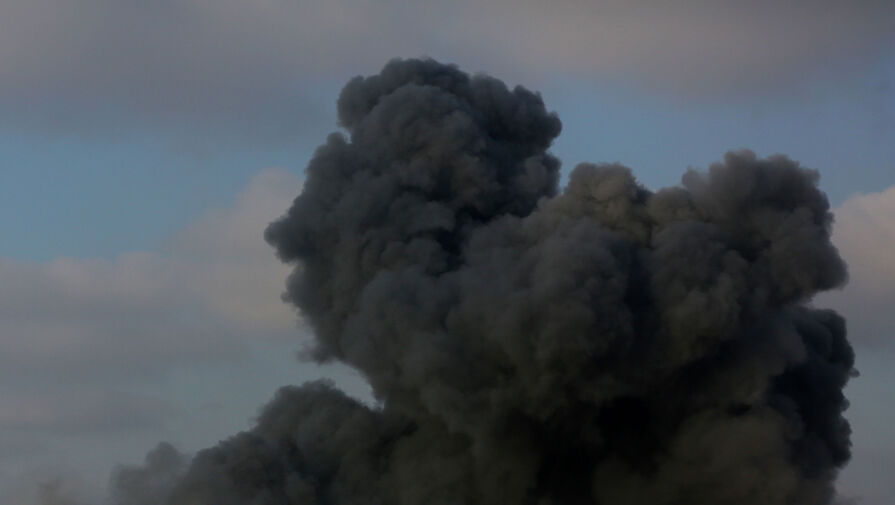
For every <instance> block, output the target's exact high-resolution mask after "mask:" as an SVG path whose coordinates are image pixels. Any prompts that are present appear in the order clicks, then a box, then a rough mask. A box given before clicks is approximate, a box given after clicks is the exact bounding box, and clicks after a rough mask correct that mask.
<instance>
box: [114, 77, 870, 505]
mask: <svg viewBox="0 0 895 505" xmlns="http://www.w3.org/2000/svg"><path fill="white" fill-rule="evenodd" d="M338 111H339V121H340V123H341V125H342V126H343V127H344V129H345V130H346V131H347V133H348V135H347V136H346V135H342V134H332V135H331V136H330V137H329V138H328V139H327V141H326V143H325V144H324V145H322V146H321V147H320V148H319V149H318V150H317V152H316V154H315V155H314V157H313V159H312V160H311V162H310V164H309V166H308V167H307V179H306V183H305V186H304V190H303V192H302V193H301V194H300V195H299V196H298V197H297V198H296V199H295V201H294V203H293V205H292V207H291V208H290V209H289V210H288V212H287V213H286V215H284V216H283V217H282V218H281V219H279V220H277V221H276V222H274V223H273V224H271V225H270V226H269V228H268V229H267V231H266V235H265V236H266V239H267V241H268V242H270V243H271V244H272V245H273V246H274V247H275V248H276V250H277V252H278V254H279V256H280V258H282V259H283V260H284V261H286V262H289V263H291V264H294V265H295V269H294V271H293V273H292V275H291V277H290V278H289V279H288V282H287V292H286V295H285V297H286V298H287V299H288V301H289V302H291V303H293V304H295V306H296V307H298V308H299V309H300V310H301V312H302V314H303V315H304V317H306V318H307V320H308V321H309V322H310V324H311V325H312V327H313V329H314V331H315V335H316V341H315V344H314V348H313V349H312V350H311V352H310V354H311V355H312V356H313V358H314V359H317V360H321V361H329V360H338V361H341V362H344V363H347V364H349V365H350V366H352V367H354V368H356V369H357V370H358V371H359V372H360V373H362V374H363V376H364V377H365V378H366V379H367V380H368V381H369V383H370V384H371V385H372V388H373V392H374V394H375V397H376V400H377V404H376V405H375V406H368V405H365V404H362V403H360V402H358V401H356V400H354V399H352V398H349V397H348V396H346V395H345V394H343V393H342V392H340V391H338V390H337V389H335V388H334V387H333V386H332V385H331V384H328V383H325V382H316V383H310V384H305V385H303V386H300V387H291V386H290V387H285V388H283V389H281V390H280V391H279V392H278V393H277V395H276V397H275V398H274V399H273V400H272V401H271V402H270V404H269V405H267V407H266V408H265V409H264V410H263V411H262V413H261V414H260V417H259V419H258V422H257V425H256V426H255V427H254V428H253V429H251V430H249V431H247V432H244V433H240V434H238V435H236V436H234V437H232V438H230V439H228V440H225V441H223V442H221V443H220V444H219V445H218V446H216V447H213V448H211V449H207V450H204V451H202V452H200V453H198V454H197V455H196V456H195V457H194V458H193V459H192V461H191V462H190V461H187V460H186V459H185V458H184V457H183V456H182V455H180V454H179V453H177V451H176V450H174V449H173V448H172V447H170V446H167V445H161V446H159V448H157V449H156V450H155V451H153V452H152V453H150V455H149V456H148V457H147V463H146V465H145V467H140V468H126V469H121V470H119V471H118V472H117V474H116V476H115V477H114V478H113V487H114V492H113V497H112V502H113V503H114V504H118V505H141V504H147V505H148V504H159V503H164V504H168V505H198V504H212V503H213V504H217V505H250V504H251V505H274V504H276V505H282V504H317V505H342V504H352V505H354V504H370V505H393V504H394V505H422V504H427V505H458V504H464V505H506V504H519V505H525V504H530V505H579V504H580V505H597V504H600V505H611V504H627V505H639V504H643V505H647V504H649V505H662V504H667V505H673V504H681V503H688V504H712V505H715V504H719V503H724V504H727V505H747V504H748V505H757V504H761V505H784V504H798V505H805V504H811V505H821V504H828V503H831V501H832V500H833V499H834V496H835V489H834V485H833V484H834V479H835V476H836V473H837V469H838V468H840V467H841V466H842V465H843V464H845V462H846V461H847V460H848V458H849V445H850V444H849V426H848V423H847V422H846V421H845V419H844V418H843V417H842V412H843V410H844V409H845V408H846V406H847V402H846V400H845V398H844V397H843V394H842V389H843V386H844V385H845V383H846V381H847V380H848V378H849V377H850V376H851V375H852V374H853V373H854V372H853V353H852V350H851V347H850V346H849V344H848V342H847V341H846V338H845V324H844V321H843V319H842V318H841V317H839V316H838V315H837V314H835V313H834V312H831V311H828V310H816V309H813V308H811V307H810V306H809V305H808V302H809V301H810V299H811V297H812V296H813V295H814V294H815V293H817V292H818V291H820V290H825V289H830V288H833V287H837V286H840V285H842V283H843V282H844V281H845V278H846V272H845V267H844V265H843V263H842V261H841V260H840V258H839V256H838V254H837V252H836V250H835V248H834V247H833V246H832V245H831V243H830V240H829V234H830V225H831V220H832V216H831V214H830V212H829V206H828V202H827V199H826V197H825V195H824V194H823V193H821V192H820V191H819V190H818V189H817V179H818V175H817V173H816V172H813V171H810V170H806V169H804V168H802V167H800V166H799V165H798V164H797V163H796V162H794V161H791V160H789V159H788V158H786V157H783V156H774V157H770V158H767V159H760V158H757V157H756V156H755V155H754V154H753V153H751V152H748V151H740V152H730V153H727V154H726V155H725V157H724V161H723V162H721V163H717V164H714V165H712V166H711V167H710V168H709V169H708V171H707V172H705V173H700V172H695V171H689V172H687V173H686V174H685V175H684V177H683V179H682V184H681V185H680V186H678V187H672V188H666V189H662V190H659V191H657V192H652V191H649V190H647V189H645V188H643V187H642V186H640V185H639V184H638V183H637V181H636V180H635V179H634V177H633V176H632V175H631V172H630V170H629V169H628V168H626V167H624V166H621V165H617V164H609V165H607V164H587V163H585V164H581V165H579V166H577V167H576V168H575V169H574V170H573V171H572V172H571V175H570V176H569V181H568V185H567V186H566V188H565V189H564V190H563V191H562V192H559V191H558V190H557V186H558V180H559V166H560V164H559V161H558V160H557V159H556V158H554V157H553V156H552V155H551V154H550V153H549V152H548V151H547V149H548V148H549V147H550V144H551V142H552V141H553V139H554V138H555V137H556V136H557V135H558V134H559V132H560V128H561V125H560V121H559V119H558V118H557V117H556V115H555V114H553V113H550V112H548V111H547V110H546V109H545V107H544V104H543V102H542V100H541V97H540V96H539V95H538V94H536V93H532V92H530V91H528V90H526V89H524V88H521V87H516V88H514V89H508V88H507V87H506V86H505V85H504V84H503V83H502V82H500V81H499V80H496V79H494V78H491V77H488V76H483V75H476V76H472V77H471V76H469V75H467V74H465V73H463V72H461V71H460V70H458V69H457V68H456V67H454V66H449V65H443V64H440V63H438V62H435V61H432V60H395V61H392V62H390V63H389V64H388V65H386V66H385V68H384V69H383V70H382V72H381V73H380V74H379V75H375V76H372V77H366V78H362V77H357V78H355V79H353V80H351V81H350V82H349V83H348V84H347V86H345V88H344V90H343V91H342V94H341V96H340V98H339V102H338Z"/></svg>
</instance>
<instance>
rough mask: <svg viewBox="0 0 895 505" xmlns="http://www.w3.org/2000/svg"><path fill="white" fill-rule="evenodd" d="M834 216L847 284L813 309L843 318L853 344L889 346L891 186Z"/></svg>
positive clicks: (893, 263)
mask: <svg viewBox="0 0 895 505" xmlns="http://www.w3.org/2000/svg"><path fill="white" fill-rule="evenodd" d="M834 213H835V216H836V221H835V223H834V226H833V242H834V243H835V244H836V247H837V248H838V249H839V253H840V254H841V255H842V257H843V259H845V262H846V263H847V264H848V271H849V282H848V285H847V286H846V287H845V288H844V289H843V290H841V291H834V292H831V293H827V294H824V295H822V296H820V297H818V299H817V300H816V303H817V304H819V305H826V306H832V307H835V308H836V309H837V310H839V311H841V312H842V313H843V315H845V317H846V319H847V320H848V327H849V334H850V335H851V340H852V341H853V342H855V343H857V344H859V345H861V346H871V347H880V346H883V347H892V346H895V313H893V311H892V308H893V307H895V186H893V187H891V188H888V189H887V190H885V191H882V192H880V193H870V194H862V195H856V196H853V197H851V198H849V199H847V200H846V201H845V202H843V203H842V204H841V205H840V206H839V207H837V208H836V209H835V210H834Z"/></svg>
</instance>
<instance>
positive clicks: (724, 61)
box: [0, 0, 895, 142]
mask: <svg viewBox="0 0 895 505" xmlns="http://www.w3.org/2000/svg"><path fill="white" fill-rule="evenodd" d="M893 14H895V5H893V4H892V3H891V2H888V1H862V2H851V3H842V2H834V1H832V0H825V1H822V2H808V1H797V2H773V1H770V0H762V1H760V2H749V3H748V4H746V3H742V2H713V1H709V0H690V1H688V2H684V3H683V5H681V3H676V4H675V5H671V4H668V3H667V2H660V1H658V0H649V1H645V2H636V3H632V2H624V1H619V0H610V1H602V2H580V1H575V0H561V1H559V2H550V3H546V2H537V1H534V0H523V1H518V0H514V1H512V2H511V1H510V0H496V1H491V2H487V3H481V2H472V1H471V0H461V1H459V2H452V3H450V4H449V5H439V4H437V3H430V2H423V3H407V2H398V1H396V0H386V1H372V0H332V1H327V2H297V1H288V0H259V1H254V2H242V1H238V0H219V1H215V2H208V1H202V0H183V1H171V0H169V1H163V2H150V3H147V2H139V1H136V0H124V1H117V0H85V1H81V2H76V3H72V2H66V1H64V0H12V1H8V2H3V4H2V6H0V111H2V112H3V114H4V116H5V117H6V118H7V119H6V121H7V123H6V126H13V127H17V128H19V127H23V126H30V127H32V128H39V129H44V130H46V129H49V130H53V131H63V132H66V133H72V132H77V133H85V132H86V133H89V132H91V131H106V132H108V131H118V130H120V129H121V128H122V125H128V127H130V128H141V127H156V126H159V125H164V126H165V130H166V131H169V132H171V131H176V132H175V133H173V135H181V134H190V135H197V134H200V133H204V134H212V135H226V136H229V137H231V138H239V139H243V138H249V139H252V140H253V141H255V142H257V141H259V140H261V139H264V140H266V141H272V142H282V141H287V140H288V141H291V140H292V139H293V138H294V136H295V135H297V134H300V133H301V132H303V131H307V129H308V128H312V127H313V126H312V125H319V124H327V125H329V123H328V118H329V115H328V114H329V113H328V112H327V109H326V106H325V105H323V104H325V103H326V101H330V100H332V99H333V98H334V97H332V96H329V95H328V94H326V92H324V91H320V90H322V89H328V85H327V84H325V83H331V82H334V81H338V82H341V81H343V80H344V79H345V78H346V77H348V76H349V75H352V74H355V73H357V72H369V71H374V70H377V69H378V67H379V66H380V65H382V63H383V62H384V61H385V60H387V59H388V58H391V57H394V56H419V55H422V54H428V55H431V56H434V57H437V58H441V59H445V60H450V61H456V62H458V63H461V64H463V65H464V66H467V67H472V68H489V69H492V70H493V71H496V72H498V73H499V74H502V75H505V76H508V77H511V78H514V79H516V78H518V79H524V80H526V82H529V83H531V84H533V85H536V86H539V87H540V86H542V85H544V84H547V83H549V82H550V81H551V79H552V78H553V77H555V76H556V75H557V74H558V73H572V74H577V75H578V76H579V77H590V78H592V79H593V80H594V81H595V82H604V81H606V82H614V83H617V84H622V85H624V86H626V87H629V86H634V87H638V88H644V89H650V90H653V91H660V92H664V93H671V94H674V95H686V96H689V97H697V96H717V95H729V94H731V93H733V94H738V95H741V94H747V95H748V94H753V93H756V92H760V93H765V92H768V91H775V90H780V89H799V88H800V87H801V86H803V85H804V84H805V83H807V82H811V81H813V80H816V79H818V77H819V76H825V77H826V78H834V79H837V78H842V77H843V76H849V75H853V74H860V72H858V70H860V69H862V68H866V66H867V65H869V64H872V63H873V61H875V59H876V58H877V57H879V56H880V55H881V54H883V53H884V52H886V51H888V50H889V49H888V48H889V47H891V44H892V42H893V39H895V36H893V32H892V30H891V29H890V23H889V20H890V19H892V16H893ZM409 20H412V21H409Z"/></svg>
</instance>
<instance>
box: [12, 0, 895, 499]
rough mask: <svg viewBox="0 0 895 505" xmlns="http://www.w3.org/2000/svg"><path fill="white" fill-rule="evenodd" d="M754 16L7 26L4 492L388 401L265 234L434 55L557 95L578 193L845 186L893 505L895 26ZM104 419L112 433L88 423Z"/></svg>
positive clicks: (549, 12) (92, 2) (849, 487)
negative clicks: (324, 381) (747, 180)
mask: <svg viewBox="0 0 895 505" xmlns="http://www.w3.org/2000/svg"><path fill="white" fill-rule="evenodd" d="M746 4H747V3H742V5H740V3H733V2H707V1H701V0H692V1H689V2H682V3H681V4H680V6H679V7H678V8H675V9H670V8H668V7H667V5H665V4H663V3H662V2H644V3H642V4H638V6H637V7H634V6H631V5H630V4H628V3H626V2H611V1H610V2H594V3H593V4H592V5H591V4H589V3H580V2H578V3H576V2H571V1H570V2H565V1H562V2H558V3H556V5H553V6H552V7H550V8H547V7H546V3H544V5H541V4H539V3H537V2H533V1H524V2H521V3H518V4H516V3H513V4H511V3H510V2H509V0H495V1H492V2H485V3H484V4H477V3H473V2H465V1H461V2H457V3H456V4H455V5H452V6H451V7H445V6H437V5H434V4H431V5H429V4H425V5H413V6H405V5H401V4H400V3H399V2H392V1H385V2H380V3H376V2H365V1H350V0H338V1H333V2H307V3H298V2H290V1H286V0H263V1H259V2H246V3H242V2H237V1H235V0H226V1H222V2H219V3H217V4H215V5H211V4H209V3H207V2H200V1H198V0H181V1H171V2H161V3H157V4H156V3H152V4H146V3H142V2H136V1H131V0H127V1H121V2H116V1H113V0H88V1H86V2H82V3H79V4H78V6H77V7H75V6H74V4H71V3H68V2H63V1H61V0H34V1H26V0H12V1H10V2H5V3H4V4H3V5H2V6H0V48H2V49H0V210H2V212H0V230H3V231H4V232H5V235H6V239H5V240H3V241H2V242H0V285H3V286H4V287H3V288H2V290H0V307H2V306H3V305H5V306H6V307H7V308H6V309H5V310H2V309H0V346H2V350H3V353H4V354H5V356H6V358H5V359H2V360H0V365H2V364H4V363H6V364H7V370H12V371H7V372H0V378H2V379H3V381H2V382H3V383H5V384H6V385H5V386H3V387H2V388H0V391H3V395H2V396H0V439H7V440H11V439H15V440H17V442H15V443H12V442H4V443H2V444H0V491H2V490H12V491H9V492H10V493H17V495H16V496H21V497H23V498H22V503H26V504H27V503H29V502H28V501H27V500H33V499H34V497H33V494H34V492H33V487H29V486H31V485H32V484H33V483H35V482H46V481H52V480H53V479H55V478H57V477H59V478H60V479H61V480H60V481H58V482H62V484H60V485H63V486H68V487H70V488H71V489H73V490H74V492H76V493H82V494H83V495H84V496H87V497H89V496H93V495H95V494H96V493H97V492H98V491H97V489H101V487H102V485H103V483H102V479H104V476H105V475H106V474H107V473H108V471H109V469H110V468H111V467H112V466H114V465H115V464H116V463H118V462H121V461H135V460H138V459H139V458H141V457H142V454H143V453H144V452H145V450H146V449H148V448H150V447H151V446H152V445H153V444H154V443H155V441H158V440H162V439H167V440H174V441H177V442H179V443H180V444H181V445H182V446H183V447H184V448H186V449H187V450H196V449H198V448H200V447H202V446H203V445H207V444H208V443H211V442H213V441H214V440H216V439H217V438H219V437H222V436H225V435H227V434H228V433H232V432H233V431H234V430H235V429H239V428H240V427H245V426H247V425H248V423H249V419H250V418H251V416H252V415H253V413H254V411H255V408H256V407H257V406H258V405H260V404H261V403H263V402H264V401H265V400H266V399H267V398H268V397H269V396H270V395H271V394H272V393H273V391H274V389H275V388H276V387H277V386H279V385H283V384H286V383H288V382H300V381H302V380H307V379H310V378H314V377H316V376H318V375H321V374H322V375H327V376H331V377H334V378H335V379H336V380H337V381H338V382H339V383H340V384H343V385H344V386H345V387H346V388H348V389H349V390H351V391H352V392H353V393H355V394H357V395H359V396H363V395H365V394H366V393H365V391H366V390H365V387H364V385H363V384H362V383H361V381H360V380H359V379H358V378H357V377H356V376H354V375H352V374H351V373H350V372H349V371H346V370H344V369H338V368H326V369H321V368H318V367H316V366H311V365H308V364H302V363H298V362H297V361H296V360H294V359H293V354H294V352H295V351H297V350H298V349H299V348H300V347H301V345H302V342H304V341H306V339H307V338H309V337H308V330H307V329H306V328H303V327H302V326H301V323H300V318H299V316H297V315H296V314H294V313H293V312H292V311H291V310H290V309H289V308H287V307H285V306H284V305H282V304H281V303H280V301H279V299H278V296H279V292H280V290H281V286H282V282H283V280H284V279H285V275H286V274H287V273H288V268H287V267H285V266H283V265H280V264H279V263H278V262H277V261H276V259H275V258H274V256H273V252H272V250H271V249H270V248H269V247H268V246H267V245H266V244H264V242H263V240H262V238H261V233H262V231H263V228H264V225H265V224H266V223H267V222H269V221H270V220H271V219H273V218H275V217H276V216H277V215H278V214H279V213H280V212H282V211H285V209H286V208H287V206H288V204H289V201H290V200H291V198H292V197H294V196H295V195H296V194H297V193H298V192H299V191H300V187H301V177H302V172H303V168H304V165H305V163H306V162H307V160H308V159H309V158H310V156H311V154H312V153H313V149H314V148H315V146H316V145H318V144H319V143H321V142H322V141H323V139H324V138H325V135H326V134H327V133H328V132H330V131H333V130H335V129H336V128H337V125H336V124H335V100H336V97H337V95H338V91H339V89H340V88H341V86H342V85H343V84H344V82H345V81H346V80H347V79H348V78H350V77H352V76H354V75H357V74H370V73H373V72H376V71H378V69H379V68H380V67H381V66H382V65H383V64H384V63H385V62H386V61H387V60H388V58H390V57H395V56H403V57H413V56H422V55H428V56H432V57H435V58H437V59H440V60H443V61H449V62H455V63H458V64H460V65H461V67H462V68H463V69H464V70H467V71H473V72H474V71H486V72H488V73H491V74H493V75H495V76H497V77H500V78H502V79H504V80H506V81H507V82H508V83H511V84H522V85H524V86H526V87H529V88H531V89H535V90H539V91H540V92H541V93H542V95H543V97H544V100H545V102H546V103H547V106H548V107H549V108H551V109H553V110H555V111H557V113H558V114H559V116H560V118H561V120H562V121H563V133H562V135H561V136H560V138H559V140H558V141H557V142H556V144H555V145H554V149H553V151H554V153H555V154H557V155H558V157H559V158H560V159H562V160H563V167H564V171H568V170H569V169H570V168H571V167H573V166H574V165H575V164H576V163H578V162H582V161H591V162H599V161H618V162H621V163H622V164H625V165H627V166H630V167H631V168H632V169H633V170H634V173H635V175H636V176H637V177H638V178H639V179H640V181H641V182H642V183H644V184H645V185H646V186H648V187H651V188H658V187H661V186H666V185H671V184H676V183H677V182H678V181H679V179H680V176H681V175H682V174H683V172H684V171H685V170H686V169H687V168H688V167H694V168H697V169H700V168H702V169H704V168H706V167H708V165H709V164H711V163H712V162H714V161H716V160H719V159H720V158H721V157H722V156H723V153H724V152H725V151H726V150H728V149H739V148H749V149H752V150H754V151H756V152H757V153H758V154H759V155H761V156H766V155H770V154H775V153H785V154H788V155H789V156H791V157H792V158H794V159H796V160H798V161H800V162H801V163H803V164H804V165H805V166H808V167H811V168H815V169H818V170H819V171H820V173H821V177H822V178H821V187H822V188H823V189H824V190H825V191H826V192H827V193H828V195H829V197H830V199H831V202H832V203H833V205H834V206H835V207H837V210H838V212H840V213H841V217H840V218H838V220H837V222H838V223H840V225H838V226H840V227H841V228H837V232H836V233H837V235H836V238H835V239H836V240H838V242H837V245H838V246H839V247H840V250H841V251H842V252H843V254H844V256H845V257H846V259H847V260H848V261H849V262H850V263H851V264H852V265H851V266H852V284H851V285H850V287H849V288H848V289H847V290H846V291H845V292H843V293H838V294H833V295H830V296H829V297H828V298H826V299H824V302H825V303H828V304H830V305H833V306H835V307H836V308H838V309H839V310H842V311H843V312H844V313H845V314H846V315H847V316H850V317H851V318H852V320H858V321H859V322H858V324H856V325H854V326H853V329H852V334H853V339H854V341H855V342H856V346H857V349H858V360H859V368H861V369H862V372H863V377H862V378H859V379H857V380H855V381H854V383H853V384H852V386H850V388H849V394H850V396H851V397H852V399H853V407H852V410H851V412H852V414H851V415H850V417H851V418H852V420H853V424H854V426H855V458H854V463H853V464H852V466H851V467H850V468H849V470H847V471H846V472H845V474H844V475H843V479H842V480H843V484H842V488H843V490H844V491H843V492H844V494H846V496H853V497H854V496H857V497H863V498H864V501H863V502H862V503H864V504H865V505H883V503H884V502H883V501H882V500H884V499H885V497H888V496H891V495H892V494H893V493H895V487H893V484H892V483H891V482H889V479H887V478H885V476H884V475H883V474H882V473H881V472H880V470H879V468H880V467H881V465H883V467H885V466H884V465H893V464H895V437H893V436H892V435H891V433H890V434H888V435H886V433H885V430H886V426H887V425H888V423H887V422H882V421H881V420H886V421H889V420H891V419H895V408H893V407H892V405H895V402H893V401H892V399H893V398H892V395H891V393H890V391H891V390H893V388H892V386H893V385H895V384H893V381H895V377H893V376H892V374H891V372H890V371H889V369H888V366H887V363H888V360H890V359H892V358H895V346H893V345H892V344H891V341H892V339H891V337H889V336H888V335H887V332H890V331H893V330H895V320H893V319H892V316H891V315H889V313H888V312H889V311H888V310H887V308H886V307H888V302H889V301H893V302H895V260H891V259H888V258H890V257H895V254H889V255H886V254H885V253H884V251H892V250H895V249H890V248H895V225H893V224H892V222H895V221H890V220H889V217H892V218H893V219H895V212H893V211H892V209H895V191H889V192H886V190H887V189H889V188H895V50H893V48H895V28H893V26H892V19H895V8H893V6H892V5H890V2H873V1H866V2H853V3H849V4H840V3H838V2H825V1H824V2H810V3H809V2H791V3H788V4H786V5H785V6H779V5H777V3H776V2H770V1H759V2H755V3H754V5H751V3H748V4H750V5H749V6H748V7H747V6H745V5H746ZM409 20H412V21H413V22H409ZM881 251H883V252H881ZM855 300H870V302H866V303H863V302H862V303H857V302H856V301H855ZM175 302H176V303H175ZM871 302H873V303H871ZM818 303H821V302H820V301H819V302H818ZM175 305H176V306H175ZM865 322H866V324H865ZM871 323H872V324H871ZM83 405H89V406H94V407H95V410H96V411H97V412H100V413H103V414H102V415H98V416H94V417H91V416H83V418H82V419H80V420H77V419H75V420H74V421H72V419H74V418H77V417H78V416H74V417H73V413H78V412H79V411H80V410H83V409H84V407H83ZM79 406H81V407H80V409H79ZM209 413H211V414H209ZM209 419H211V421H209ZM76 421H77V422H76ZM862 429H863V430H864V431H861V430H862ZM23 454H24V455H27V457H23V456H22V455H23ZM83 454H89V457H88V458H87V459H86V463H85V461H79V455H83ZM22 482H24V484H22ZM9 496H11V495H9ZM33 503H37V502H36V501H34V502H33Z"/></svg>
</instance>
